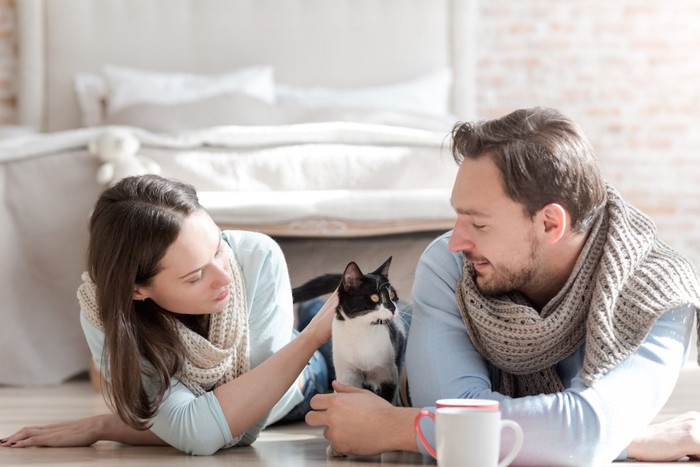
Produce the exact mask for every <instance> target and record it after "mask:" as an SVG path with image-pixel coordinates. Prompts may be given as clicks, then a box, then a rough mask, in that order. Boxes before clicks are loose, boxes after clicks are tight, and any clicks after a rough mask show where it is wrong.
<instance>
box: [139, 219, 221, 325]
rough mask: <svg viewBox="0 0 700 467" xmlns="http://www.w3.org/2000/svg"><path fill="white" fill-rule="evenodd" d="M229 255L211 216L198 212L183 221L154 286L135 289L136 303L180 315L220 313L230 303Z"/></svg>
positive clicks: (156, 276) (151, 284)
mask: <svg viewBox="0 0 700 467" xmlns="http://www.w3.org/2000/svg"><path fill="white" fill-rule="evenodd" d="M228 255H229V249H228V246H227V245H226V244H225V242H224V240H223V239H222V238H221V230H219V228H218V227H217V225H216V224H215V223H214V221H213V220H212V218H211V217H210V216H209V214H207V213H206V212H204V211H197V212H195V213H193V214H191V215H189V216H188V217H186V218H185V220H184V221H183V223H182V227H181V230H180V234H179V235H178V237H177V238H176V239H175V241H174V242H173V244H172V245H170V247H169V248H168V249H167V250H166V252H165V255H164V256H163V259H162V260H161V262H160V267H161V269H160V272H159V273H158V274H156V275H155V276H154V277H153V279H152V280H151V283H150V284H149V285H148V286H139V285H136V286H135V287H134V300H141V299H142V298H149V299H151V300H153V301H154V302H156V303H157V304H158V305H159V306H161V307H162V308H165V309H166V310H169V311H171V312H173V313H179V314H186V315H198V314H211V313H219V312H221V311H223V310H224V308H226V305H227V304H228V301H229V299H230V297H229V284H230V283H231V271H230V264H229V256H228Z"/></svg>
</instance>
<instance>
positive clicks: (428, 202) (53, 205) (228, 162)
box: [0, 122, 456, 385]
mask: <svg viewBox="0 0 700 467" xmlns="http://www.w3.org/2000/svg"><path fill="white" fill-rule="evenodd" d="M105 129H106V128H105V127H96V128H89V129H79V130H70V131H64V132H57V133H49V134H42V135H36V136H25V137H21V138H18V139H15V140H5V141H3V142H0V187H1V188H2V197H3V199H2V203H1V204H0V224H2V226H3V228H2V230H1V237H0V253H1V255H0V257H1V258H2V262H0V269H1V271H0V293H1V294H2V297H3V326H2V327H1V329H2V330H1V331H0V341H1V342H3V347H4V348H5V349H13V351H17V352H21V353H22V354H23V355H26V356H27V358H25V359H22V360H21V361H18V360H15V359H13V358H5V359H3V360H2V362H1V363H0V384H25V385H26V384H48V383H56V382H59V381H62V380H64V379H66V378H67V377H70V376H72V375H73V374H76V373H79V372H81V371H84V370H85V369H86V365H87V362H88V352H87V348H86V347H85V344H84V339H83V337H82V334H81V331H80V328H79V324H78V320H77V314H78V307H77V302H76V299H75V291H76V288H77V286H78V285H79V281H80V272H81V271H82V270H83V268H84V266H83V262H84V251H85V247H86V242H87V220H88V216H89V212H90V209H91V207H92V205H93V204H94V202H95V199H96V197H97V196H98V194H99V192H100V191H101V189H102V187H101V186H99V185H98V184H97V182H96V180H95V175H96V172H97V170H98V168H99V166H100V161H99V160H98V159H97V156H95V155H93V154H91V153H90V152H89V151H88V150H87V145H88V142H89V141H90V140H92V139H93V138H95V137H96V136H97V135H99V134H100V133H101V132H102V131H105ZM128 129H129V130H130V131H133V132H134V134H135V135H137V137H138V138H139V139H140V141H141V143H142V147H141V149H140V151H139V154H141V155H143V156H146V157H148V158H151V159H153V160H155V161H156V162H157V163H158V164H159V165H160V166H161V168H162V174H163V175H165V176H169V177H175V178H179V179H182V180H185V181H187V182H190V183H192V184H194V185H195V186H196V187H197V188H198V190H199V191H200V195H201V200H202V203H203V205H204V206H205V207H206V208H208V209H209V210H210V212H211V213H212V215H213V217H214V218H215V220H217V222H219V223H220V224H222V225H225V226H233V227H239V228H253V229H256V230H260V231H267V232H268V233H271V234H275V235H285V236H294V235H299V236H306V237H308V236H321V237H338V236H340V237H342V236H361V235H363V234H362V233H361V232H360V233H358V232H359V231H362V232H364V234H365V235H379V234H386V233H400V232H414V231H419V230H440V229H442V230H446V229H447V228H448V227H449V225H450V224H451V222H452V218H453V214H452V210H451V208H450V204H449V195H450V188H451V185H452V181H453V178H454V174H455V171H456V164H455V163H454V162H453V161H452V158H451V156H450V154H449V148H448V145H447V144H446V134H445V133H440V132H434V131H428V130H416V129H411V128H406V127H393V126H388V125H373V124H353V123H342V122H326V123H312V124H299V125H288V126H286V125H280V126H275V127H272V126H270V127H217V128H210V129H207V130H202V131H192V132H188V133H182V134H177V135H161V134H155V133H150V132H147V131H144V130H140V129H136V128H128ZM325 272H329V271H318V273H319V274H321V273H325ZM8 355H9V354H8Z"/></svg>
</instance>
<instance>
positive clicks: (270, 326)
mask: <svg viewBox="0 0 700 467" xmlns="http://www.w3.org/2000/svg"><path fill="white" fill-rule="evenodd" d="M223 238H224V240H225V241H226V242H227V243H228V244H229V245H230V246H231V249H232V250H233V252H234V254H235V255H236V259H237V260H238V263H239V264H240V267H241V270H242V271H243V277H244V281H245V289H246V298H247V301H248V326H249V334H250V335H249V341H248V342H249V346H250V365H251V368H254V367H256V366H257V365H259V364H260V363H262V362H263V361H264V360H265V359H267V358H268V357H269V356H270V355H272V354H273V353H275V352H276V351H278V350H279V349H281V348H282V347H283V346H284V345H286V344H287V343H288V342H289V341H290V340H291V338H292V328H293V325H294V314H293V307H292V296H291V286H290V283H289V272H288V271H287V264H286V262H285V260H284V256H283V254H282V251H281V249H280V248H279V246H278V245H277V243H275V242H274V241H273V240H272V239H271V238H269V237H267V236H265V235H262V234H259V233H254V232H244V231H226V232H224V237H223ZM80 322H81V324H82V327H83V331H84V333H85V337H86V339H87V342H88V345H89V346H90V351H91V352H92V357H93V359H94V360H95V363H96V364H97V366H98V368H101V366H102V363H101V360H102V349H103V346H104V333H103V332H102V331H101V330H100V329H98V328H96V327H95V326H93V325H92V324H90V322H89V321H88V320H87V319H86V318H85V317H84V316H83V315H82V313H81V315H80ZM147 389H148V387H147ZM303 398H304V396H303V394H302V393H301V391H300V390H299V388H298V387H297V385H296V384H293V385H292V386H291V387H290V388H289V390H288V391H287V392H286V394H285V395H284V396H283V397H282V399H281V400H280V401H279V402H278V403H277V404H276V405H275V407H274V408H273V409H272V411H271V412H270V414H269V416H268V417H265V418H263V419H262V420H259V421H258V422H257V423H256V424H255V425H254V426H252V427H250V429H249V430H248V431H247V432H246V433H245V435H244V436H243V438H242V439H241V440H240V441H239V443H238V444H239V445H246V444H250V443H252V442H253V441H255V439H256V438H257V437H258V434H259V433H260V430H262V428H263V427H264V426H265V425H268V424H271V423H273V422H275V421H277V420H279V419H280V418H282V417H283V416H284V415H286V414H287V413H288V412H289V411H290V410H291V409H292V408H294V407H295V406H296V405H297V404H299V403H300V402H301V401H302V400H303ZM152 422H153V426H152V427H151V430H152V431H153V433H155V434H156V435H158V437H160V438H161V439H163V440H164V441H165V442H167V443H168V444H170V445H171V446H173V447H175V448H177V449H180V450H181V451H184V452H186V453H189V454H196V455H208V454H213V453H215V452H216V451H218V450H219V449H221V448H222V447H223V446H225V445H226V444H228V443H230V442H231V441H232V440H233V436H232V434H231V430H230V429H229V427H228V423H227V422H226V419H225V417H224V414H223V412H222V410H221V406H220V405H219V402H218V400H217V399H216V397H214V394H213V393H212V392H207V393H206V394H204V395H203V396H201V397H196V396H195V395H194V394H193V393H192V391H190V390H189V389H187V387H186V386H185V385H184V384H179V381H178V380H177V379H173V380H172V381H171V389H170V391H169V392H168V393H167V394H166V397H165V400H164V401H163V403H162V405H161V406H160V408H159V409H158V412H157V414H156V416H155V417H154V418H153V420H152Z"/></svg>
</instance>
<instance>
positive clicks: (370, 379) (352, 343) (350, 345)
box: [332, 308, 396, 387]
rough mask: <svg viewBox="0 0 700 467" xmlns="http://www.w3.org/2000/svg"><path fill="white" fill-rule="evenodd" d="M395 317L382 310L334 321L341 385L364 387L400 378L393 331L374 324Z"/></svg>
mask: <svg viewBox="0 0 700 467" xmlns="http://www.w3.org/2000/svg"><path fill="white" fill-rule="evenodd" d="M392 317H393V314H392V313H391V311H389V310H386V309H384V308H380V309H379V310H377V311H374V312H371V313H368V314H366V315H363V316H358V317H355V318H352V319H349V318H346V319H344V320H339V319H337V318H336V319H334V320H333V331H332V332H333V365H334V366H335V372H336V377H337V379H338V381H340V382H341V383H345V384H349V385H351V386H356V387H363V385H364V384H371V385H378V384H380V383H381V382H384V381H388V380H392V379H394V378H395V377H396V375H395V371H396V369H395V365H394V360H395V356H396V354H395V350H394V347H393V345H392V343H391V337H390V335H389V328H388V326H386V325H382V324H372V322H376V321H377V320H379V319H382V320H387V319H391V318H392Z"/></svg>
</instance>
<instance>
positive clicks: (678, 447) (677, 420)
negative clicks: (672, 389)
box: [627, 412, 700, 462]
mask: <svg viewBox="0 0 700 467" xmlns="http://www.w3.org/2000/svg"><path fill="white" fill-rule="evenodd" d="M627 457H630V458H633V459H636V460H638V461H646V462H668V461H677V460H679V459H682V458H684V457H690V458H692V459H699V458H700V413H698V412H686V413H684V414H681V415H678V416H677V417H674V418H672V419H670V420H666V421H665V422H662V423H657V424H654V425H649V426H648V427H647V428H646V430H645V431H644V432H643V433H642V434H640V435H639V436H637V437H636V438H635V439H634V440H632V442H631V443H630V445H629V447H628V448H627Z"/></svg>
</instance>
